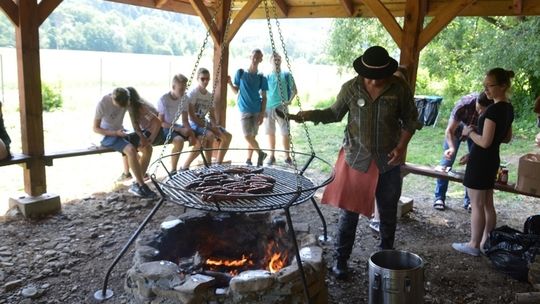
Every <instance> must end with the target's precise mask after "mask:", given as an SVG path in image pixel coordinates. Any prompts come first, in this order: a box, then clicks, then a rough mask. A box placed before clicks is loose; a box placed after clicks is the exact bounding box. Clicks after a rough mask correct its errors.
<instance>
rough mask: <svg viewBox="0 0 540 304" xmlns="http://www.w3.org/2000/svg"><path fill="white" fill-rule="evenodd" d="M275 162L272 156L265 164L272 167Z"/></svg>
mask: <svg viewBox="0 0 540 304" xmlns="http://www.w3.org/2000/svg"><path fill="white" fill-rule="evenodd" d="M275 162H276V158H275V157H274V156H270V158H269V159H268V161H267V162H266V164H267V165H268V166H272V165H273V164H274V163H275Z"/></svg>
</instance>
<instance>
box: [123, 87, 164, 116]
mask: <svg viewBox="0 0 540 304" xmlns="http://www.w3.org/2000/svg"><path fill="white" fill-rule="evenodd" d="M126 89H127V90H128V92H129V103H128V105H127V106H128V111H129V115H130V116H131V118H132V119H133V120H134V121H135V122H137V123H138V122H139V112H140V109H141V107H142V106H143V105H144V106H147V107H148V108H149V109H150V111H151V112H153V113H154V114H157V110H156V108H155V107H154V106H153V105H152V104H150V103H149V102H147V101H146V100H144V99H142V98H141V96H140V95H139V92H137V90H135V88H134V87H127V88H126Z"/></svg>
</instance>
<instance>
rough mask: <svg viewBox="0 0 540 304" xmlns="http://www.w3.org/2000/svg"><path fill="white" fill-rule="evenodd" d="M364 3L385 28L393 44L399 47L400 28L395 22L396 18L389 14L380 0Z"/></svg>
mask: <svg viewBox="0 0 540 304" xmlns="http://www.w3.org/2000/svg"><path fill="white" fill-rule="evenodd" d="M363 1H364V3H365V4H366V5H367V6H368V7H369V9H371V10H372V11H373V14H374V15H375V16H377V18H378V19H379V21H381V23H382V25H383V26H384V27H385V28H386V31H388V33H389V34H390V36H391V37H392V39H394V42H395V43H396V44H397V45H398V46H400V45H401V36H402V30H401V26H399V24H398V23H397V21H396V18H395V17H394V16H393V15H392V13H390V11H389V10H388V9H387V8H386V6H384V4H383V3H382V2H381V0H363Z"/></svg>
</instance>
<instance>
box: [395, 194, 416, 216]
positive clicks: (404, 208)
mask: <svg viewBox="0 0 540 304" xmlns="http://www.w3.org/2000/svg"><path fill="white" fill-rule="evenodd" d="M412 209H413V199H412V198H410V197H406V196H402V197H400V198H399V202H398V206H397V213H396V214H397V217H398V218H399V217H402V216H404V215H405V214H407V212H410V211H412Z"/></svg>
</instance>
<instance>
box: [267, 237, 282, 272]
mask: <svg viewBox="0 0 540 304" xmlns="http://www.w3.org/2000/svg"><path fill="white" fill-rule="evenodd" d="M266 257H267V259H268V260H269V262H268V266H267V268H266V269H267V270H268V271H270V272H271V273H275V272H278V271H279V270H280V269H281V268H283V267H285V263H286V261H287V254H286V253H284V252H283V253H282V252H281V250H280V248H279V244H278V243H277V242H275V241H270V242H269V243H268V246H267V247H266Z"/></svg>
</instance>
